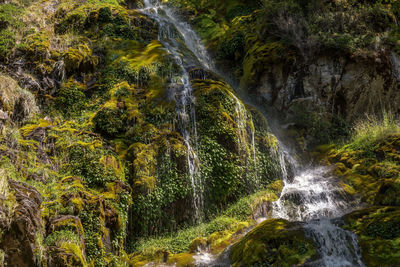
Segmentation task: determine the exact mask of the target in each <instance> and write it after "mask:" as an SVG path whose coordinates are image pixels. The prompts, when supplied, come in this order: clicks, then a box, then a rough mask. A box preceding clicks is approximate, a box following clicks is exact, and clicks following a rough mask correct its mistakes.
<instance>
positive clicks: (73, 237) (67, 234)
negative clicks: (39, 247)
mask: <svg viewBox="0 0 400 267" xmlns="http://www.w3.org/2000/svg"><path fill="white" fill-rule="evenodd" d="M44 242H45V243H46V245H48V246H57V245H58V244H60V243H63V242H67V243H75V244H78V245H79V244H80V240H79V236H78V235H77V234H76V233H75V232H73V231H70V230H60V231H55V232H53V233H51V234H50V235H48V236H47V237H46V239H45V241H44Z"/></svg>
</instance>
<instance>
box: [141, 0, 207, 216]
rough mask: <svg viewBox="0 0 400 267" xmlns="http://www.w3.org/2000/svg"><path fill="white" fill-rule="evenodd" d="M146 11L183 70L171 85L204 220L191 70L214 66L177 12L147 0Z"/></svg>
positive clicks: (198, 212) (196, 207)
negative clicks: (190, 56)
mask: <svg viewBox="0 0 400 267" xmlns="http://www.w3.org/2000/svg"><path fill="white" fill-rule="evenodd" d="M144 6H145V7H144V8H143V9H141V10H140V11H141V12H143V13H144V14H146V15H147V16H149V17H150V18H152V19H154V20H155V21H157V23H158V25H159V35H158V40H159V41H160V42H161V43H162V44H163V46H164V47H165V49H166V50H167V52H168V53H169V54H170V55H171V56H172V57H173V59H174V61H175V63H176V64H177V65H178V66H179V68H180V72H181V73H180V75H179V76H178V77H171V78H172V79H171V80H172V81H173V82H172V83H171V85H170V92H171V94H172V95H171V97H172V98H173V99H175V102H176V106H177V108H176V111H177V114H178V121H179V130H180V131H181V134H182V136H183V139H184V141H185V145H186V148H187V151H188V153H187V161H188V166H189V175H190V180H191V183H192V188H193V208H194V212H195V214H194V215H195V216H194V221H199V220H201V217H202V210H203V185H202V183H201V180H200V179H198V178H199V173H198V165H199V162H198V161H199V160H198V157H197V154H196V144H197V129H196V111H195V108H194V101H195V100H194V96H193V89H192V87H191V85H190V81H189V73H188V70H187V69H188V68H189V66H190V65H191V64H197V65H199V64H200V65H202V66H205V67H207V68H208V67H210V65H208V62H211V61H210V60H209V59H208V58H207V56H208V54H207V52H206V50H205V48H204V46H203V45H202V44H201V41H200V39H199V38H198V37H197V35H196V34H195V32H194V31H193V30H191V29H190V27H189V26H188V25H187V24H186V23H183V22H179V21H178V20H177V19H175V16H174V15H173V12H172V11H171V10H169V9H168V8H167V7H166V6H164V5H161V4H160V3H159V2H158V1H152V0H144ZM182 39H183V41H184V46H186V48H188V49H189V50H190V52H191V53H192V54H193V58H195V59H196V60H198V62H193V60H190V59H189V60H188V58H187V57H185V56H184V55H183V53H182V50H183V49H184V48H185V47H184V46H183V44H182V43H181V42H180V40H182ZM174 78H175V79H174Z"/></svg>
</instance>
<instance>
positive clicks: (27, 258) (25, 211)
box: [0, 180, 43, 267]
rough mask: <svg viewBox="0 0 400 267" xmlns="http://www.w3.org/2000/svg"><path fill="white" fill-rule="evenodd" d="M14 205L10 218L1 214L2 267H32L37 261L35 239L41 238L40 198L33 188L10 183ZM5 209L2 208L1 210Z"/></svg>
mask: <svg viewBox="0 0 400 267" xmlns="http://www.w3.org/2000/svg"><path fill="white" fill-rule="evenodd" d="M9 186H10V191H11V192H14V197H15V201H16V205H15V208H14V210H13V211H12V214H10V213H8V214H6V213H2V216H1V218H0V224H1V225H2V227H1V228H2V229H3V231H4V232H3V236H2V239H1V243H0V249H1V250H2V251H3V252H4V265H5V266H21V267H23V266H35V265H36V263H37V261H38V260H39V259H40V256H41V255H40V251H41V249H40V244H38V242H37V240H38V237H39V236H41V235H42V234H43V226H42V223H41V215H40V214H41V209H40V205H41V203H42V197H41V195H40V193H39V192H38V191H37V190H36V189H35V188H34V187H32V186H30V185H28V184H26V183H23V182H16V181H12V180H10V181H9ZM3 208H4V205H2V210H3Z"/></svg>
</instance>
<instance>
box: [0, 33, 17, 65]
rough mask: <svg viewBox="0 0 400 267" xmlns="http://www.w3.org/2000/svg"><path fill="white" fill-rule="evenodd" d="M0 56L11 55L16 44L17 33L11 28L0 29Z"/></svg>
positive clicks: (6, 56) (4, 57)
mask: <svg viewBox="0 0 400 267" xmlns="http://www.w3.org/2000/svg"><path fill="white" fill-rule="evenodd" d="M0 36H1V37H0V58H2V59H6V58H8V57H9V56H10V54H11V50H12V48H13V47H14V46H15V34H14V33H13V32H11V31H9V30H5V29H4V30H0Z"/></svg>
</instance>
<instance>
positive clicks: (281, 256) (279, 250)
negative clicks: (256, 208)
mask: <svg viewBox="0 0 400 267" xmlns="http://www.w3.org/2000/svg"><path fill="white" fill-rule="evenodd" d="M272 240H273V241H272ZM271 252H273V253H271ZM316 256H317V253H316V248H315V247H314V245H313V241H312V240H310V239H309V238H307V237H306V236H305V233H304V232H303V230H302V229H301V227H300V226H299V225H296V223H293V222H288V221H285V220H282V219H271V220H267V221H264V222H262V223H261V224H260V225H258V226H257V227H256V228H255V229H253V230H252V231H251V232H250V233H248V234H247V235H246V236H245V237H244V238H243V239H242V240H240V241H239V242H238V243H236V244H234V245H233V246H232V249H231V253H230V259H231V263H232V265H233V266H257V265H258V264H265V263H268V264H269V265H271V266H293V265H297V264H304V263H305V262H306V261H309V260H311V259H313V258H314V257H316Z"/></svg>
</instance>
